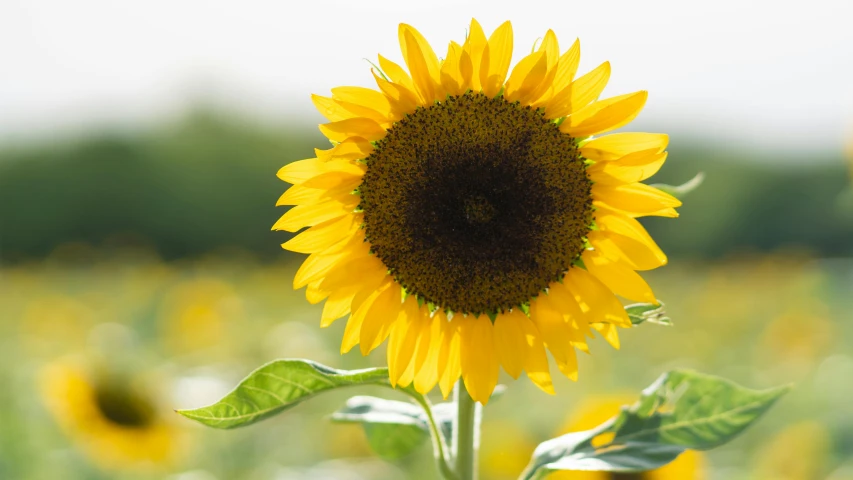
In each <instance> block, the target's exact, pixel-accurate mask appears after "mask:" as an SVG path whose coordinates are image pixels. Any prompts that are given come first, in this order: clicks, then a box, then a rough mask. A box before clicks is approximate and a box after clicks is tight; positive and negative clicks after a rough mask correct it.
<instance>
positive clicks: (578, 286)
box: [563, 267, 631, 327]
mask: <svg viewBox="0 0 853 480" xmlns="http://www.w3.org/2000/svg"><path fill="white" fill-rule="evenodd" d="M563 284H564V285H565V286H566V288H567V289H568V290H569V291H570V292H571V293H572V294H573V295H574V297H575V300H576V301H577V302H578V305H580V307H581V310H583V311H584V312H585V313H587V314H588V315H591V316H592V319H593V321H594V322H595V323H612V324H614V325H618V326H621V327H630V326H631V320H629V319H628V314H627V313H626V312H625V308H624V307H622V304H621V303H619V300H617V299H616V296H615V295H613V292H611V291H610V289H608V288H607V286H605V285H604V284H603V283H601V281H600V280H598V279H597V278H595V277H594V276H593V275H592V274H591V273H589V272H587V271H586V270H584V269H582V268H579V267H572V268H570V269H569V271H568V272H567V273H566V276H565V277H563Z"/></svg>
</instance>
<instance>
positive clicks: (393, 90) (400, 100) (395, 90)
mask: <svg viewBox="0 0 853 480" xmlns="http://www.w3.org/2000/svg"><path fill="white" fill-rule="evenodd" d="M373 78H374V79H375V80H376V85H378V86H379V89H380V90H382V93H384V94H385V96H386V97H388V100H389V101H390V102H391V110H392V111H393V112H394V115H397V116H402V115H404V114H406V113H411V112H414V111H415V108H417V107H418V105H420V99H418V97H417V95H416V94H415V93H414V90H409V89H408V88H406V87H404V86H402V85H399V84H397V83H392V82H388V81H386V80H383V79H381V78H379V77H378V76H377V75H376V73H375V72H374V73H373Z"/></svg>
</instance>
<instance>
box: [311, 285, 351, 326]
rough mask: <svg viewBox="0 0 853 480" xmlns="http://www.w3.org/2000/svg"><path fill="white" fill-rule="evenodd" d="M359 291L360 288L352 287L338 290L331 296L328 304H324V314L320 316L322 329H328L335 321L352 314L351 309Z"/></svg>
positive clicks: (327, 301)
mask: <svg viewBox="0 0 853 480" xmlns="http://www.w3.org/2000/svg"><path fill="white" fill-rule="evenodd" d="M357 291H358V288H356V287H351V288H347V289H341V290H336V291H334V292H332V293H331V294H329V297H328V298H327V299H326V303H324V304H323V312H322V314H321V315H320V328H326V327H328V326H330V325H332V324H333V323H335V320H337V319H339V318H343V317H345V316H346V315H348V314H350V313H352V311H351V308H350V307H351V306H352V299H353V297H355V294H356V292H357Z"/></svg>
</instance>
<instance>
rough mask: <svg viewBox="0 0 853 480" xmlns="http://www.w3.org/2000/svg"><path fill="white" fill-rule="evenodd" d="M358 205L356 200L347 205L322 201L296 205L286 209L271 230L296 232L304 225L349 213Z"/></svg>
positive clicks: (312, 224) (307, 225)
mask: <svg viewBox="0 0 853 480" xmlns="http://www.w3.org/2000/svg"><path fill="white" fill-rule="evenodd" d="M356 205H358V203H357V202H353V203H350V204H349V205H346V204H342V203H339V202H323V203H318V204H314V205H297V206H295V207H293V208H291V209H290V210H288V211H287V213H285V214H284V215H282V217H281V218H279V219H278V221H277V222H275V225H273V226H272V230H285V231H288V232H296V231H298V230H300V229H302V228H305V227H312V226H314V225H318V224H320V223H323V222H326V221H329V220H332V219H335V218H338V217H342V216H344V215H349V214H352V213H353V209H354V208H355V207H356Z"/></svg>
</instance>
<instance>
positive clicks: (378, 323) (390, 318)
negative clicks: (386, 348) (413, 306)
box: [359, 277, 403, 355]
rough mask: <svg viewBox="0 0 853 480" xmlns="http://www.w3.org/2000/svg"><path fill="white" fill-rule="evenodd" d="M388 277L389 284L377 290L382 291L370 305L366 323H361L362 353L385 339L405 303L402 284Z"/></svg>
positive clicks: (366, 352)
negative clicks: (401, 292) (401, 288)
mask: <svg viewBox="0 0 853 480" xmlns="http://www.w3.org/2000/svg"><path fill="white" fill-rule="evenodd" d="M388 278H389V281H388V283H387V285H383V286H382V287H380V288H379V289H378V290H377V292H381V293H379V296H378V297H377V298H376V301H374V302H373V304H372V305H371V306H370V311H368V312H367V314H366V315H365V318H364V323H362V325H361V334H360V339H359V344H360V345H361V354H362V355H367V354H368V353H370V352H372V351H373V350H374V349H375V348H376V347H378V346H379V345H381V344H382V342H384V341H385V339H386V338H387V337H388V333H389V331H390V330H389V327H390V326H391V323H392V322H394V321H395V320H396V319H397V316H399V315H400V307H401V304H402V303H403V302H402V296H401V295H400V286H399V285H397V283H396V282H394V281H393V280H390V277H388Z"/></svg>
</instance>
